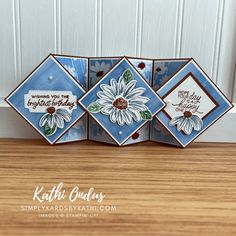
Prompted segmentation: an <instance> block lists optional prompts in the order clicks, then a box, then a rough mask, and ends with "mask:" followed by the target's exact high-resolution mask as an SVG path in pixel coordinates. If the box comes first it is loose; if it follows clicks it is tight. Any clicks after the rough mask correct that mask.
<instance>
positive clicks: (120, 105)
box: [113, 98, 128, 110]
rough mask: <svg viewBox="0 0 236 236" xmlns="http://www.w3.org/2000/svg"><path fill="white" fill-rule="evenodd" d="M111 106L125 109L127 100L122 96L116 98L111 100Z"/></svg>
mask: <svg viewBox="0 0 236 236" xmlns="http://www.w3.org/2000/svg"><path fill="white" fill-rule="evenodd" d="M113 106H114V107H116V108H118V109H120V110H123V109H126V108H127V106H128V102H127V101H126V100H125V99H124V98H117V99H116V100H115V101H114V102H113Z"/></svg>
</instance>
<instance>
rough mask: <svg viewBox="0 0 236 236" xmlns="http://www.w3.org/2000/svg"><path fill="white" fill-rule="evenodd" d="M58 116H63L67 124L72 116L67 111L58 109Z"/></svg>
mask: <svg viewBox="0 0 236 236" xmlns="http://www.w3.org/2000/svg"><path fill="white" fill-rule="evenodd" d="M56 114H58V115H61V116H62V117H63V119H64V120H65V121H66V122H70V120H71V114H70V113H69V112H68V111H67V110H66V109H62V108H58V109H57V111H56Z"/></svg>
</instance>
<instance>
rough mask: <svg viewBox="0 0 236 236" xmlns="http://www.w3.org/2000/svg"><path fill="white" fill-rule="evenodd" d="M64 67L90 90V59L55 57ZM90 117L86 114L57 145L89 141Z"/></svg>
mask: <svg viewBox="0 0 236 236" xmlns="http://www.w3.org/2000/svg"><path fill="white" fill-rule="evenodd" d="M54 56H55V58H56V59H57V60H58V61H59V62H60V63H61V64H62V65H63V67H64V68H65V69H66V70H67V71H68V72H69V73H70V74H71V75H72V76H73V77H74V78H75V79H76V80H77V81H78V82H79V83H80V84H81V85H82V86H83V88H85V90H88V58H83V57H77V56H76V57H75V56H65V55H54ZM87 123H88V115H87V114H85V115H84V116H83V117H81V119H80V120H79V121H78V122H76V123H75V124H74V125H73V126H72V127H71V128H70V129H69V130H68V131H67V132H66V133H65V134H64V135H63V136H62V137H61V138H60V139H59V140H58V141H57V142H56V143H66V142H75V141H81V140H86V139H87V132H88V131H87V127H88V124H87Z"/></svg>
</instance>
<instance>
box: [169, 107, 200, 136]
mask: <svg viewBox="0 0 236 236" xmlns="http://www.w3.org/2000/svg"><path fill="white" fill-rule="evenodd" d="M169 125H170V126H175V125H176V126H177V130H178V131H181V130H182V131H183V132H184V133H185V134H187V135H190V134H191V133H192V131H193V130H195V131H200V130H201V129H202V127H203V121H202V119H201V118H200V117H199V116H197V115H193V114H192V113H191V112H190V111H185V112H184V114H183V115H182V116H177V117H175V118H173V119H171V120H170V122H169Z"/></svg>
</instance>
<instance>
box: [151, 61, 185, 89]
mask: <svg viewBox="0 0 236 236" xmlns="http://www.w3.org/2000/svg"><path fill="white" fill-rule="evenodd" d="M187 62H188V60H183V59H178V60H168V61H167V60H155V61H154V76H153V89H154V90H155V91H156V90H158V89H159V88H160V87H161V86H162V85H163V84H164V83H165V82H166V81H167V80H168V79H170V78H171V77H172V76H173V75H174V74H175V73H176V72H177V71H178V70H179V69H180V68H181V67H183V66H184V65H185V64H186V63H187Z"/></svg>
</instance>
